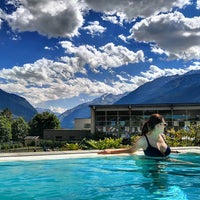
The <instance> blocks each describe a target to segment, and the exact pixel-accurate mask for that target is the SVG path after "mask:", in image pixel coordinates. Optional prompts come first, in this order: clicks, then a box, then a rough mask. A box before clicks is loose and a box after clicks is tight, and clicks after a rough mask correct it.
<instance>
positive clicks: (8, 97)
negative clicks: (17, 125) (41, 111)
mask: <svg viewBox="0 0 200 200" xmlns="http://www.w3.org/2000/svg"><path fill="white" fill-rule="evenodd" d="M5 108H8V109H9V110H10V111H11V112H12V113H13V115H14V116H15V117H20V116H21V117H23V118H24V119H25V120H26V121H27V122H28V121H30V120H31V118H32V117H33V116H34V115H35V114H36V113H37V111H36V109H35V108H34V107H33V106H32V105H31V104H30V103H29V102H28V101H27V100H26V99H25V98H23V97H20V96H18V95H15V94H10V93H7V92H5V91H3V90H1V89H0V110H1V111H2V110H4V109H5Z"/></svg>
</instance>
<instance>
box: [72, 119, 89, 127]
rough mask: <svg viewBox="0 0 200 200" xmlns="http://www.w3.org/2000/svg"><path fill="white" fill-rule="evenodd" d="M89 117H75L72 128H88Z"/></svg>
mask: <svg viewBox="0 0 200 200" xmlns="http://www.w3.org/2000/svg"><path fill="white" fill-rule="evenodd" d="M90 128H91V118H75V119H74V129H75V130H90Z"/></svg>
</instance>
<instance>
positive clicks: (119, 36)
mask: <svg viewBox="0 0 200 200" xmlns="http://www.w3.org/2000/svg"><path fill="white" fill-rule="evenodd" d="M118 38H120V39H121V40H122V41H124V42H125V43H128V42H127V37H125V36H124V35H123V34H121V35H118Z"/></svg>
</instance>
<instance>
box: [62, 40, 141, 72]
mask: <svg viewBox="0 0 200 200" xmlns="http://www.w3.org/2000/svg"><path fill="white" fill-rule="evenodd" d="M60 44H61V45H62V47H63V48H65V49H66V53H69V54H74V59H71V61H72V65H73V66H74V65H79V66H80V67H83V66H85V65H86V64H88V65H89V67H90V68H91V70H93V71H96V72H98V68H99V67H101V68H103V69H108V68H116V67H121V66H122V65H126V64H129V63H138V62H144V53H143V51H142V50H140V51H137V52H133V51H130V50H129V49H127V48H126V47H123V46H115V45H114V44H113V43H108V44H106V45H105V46H102V47H100V48H99V49H96V48H95V47H94V46H90V45H82V46H78V47H76V46H74V45H73V44H72V43H71V42H69V41H62V42H61V43H60ZM63 59H65V57H63Z"/></svg>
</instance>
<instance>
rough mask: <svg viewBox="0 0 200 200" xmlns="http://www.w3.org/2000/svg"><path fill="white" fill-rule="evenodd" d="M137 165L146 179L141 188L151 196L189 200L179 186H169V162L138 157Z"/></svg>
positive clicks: (136, 159)
mask: <svg viewBox="0 0 200 200" xmlns="http://www.w3.org/2000/svg"><path fill="white" fill-rule="evenodd" d="M135 164H136V165H137V167H138V168H139V169H140V171H141V173H142V175H143V177H144V181H142V182H141V187H143V188H144V189H145V190H147V191H148V192H149V193H150V194H152V195H156V196H157V198H158V199H173V200H175V199H177V200H187V196H186V194H185V193H184V192H183V191H182V190H181V188H180V187H179V186H175V185H170V184H169V181H168V177H169V176H168V173H167V170H166V168H167V167H168V161H167V160H163V159H162V160H159V159H150V158H146V157H136V158H135Z"/></svg>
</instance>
